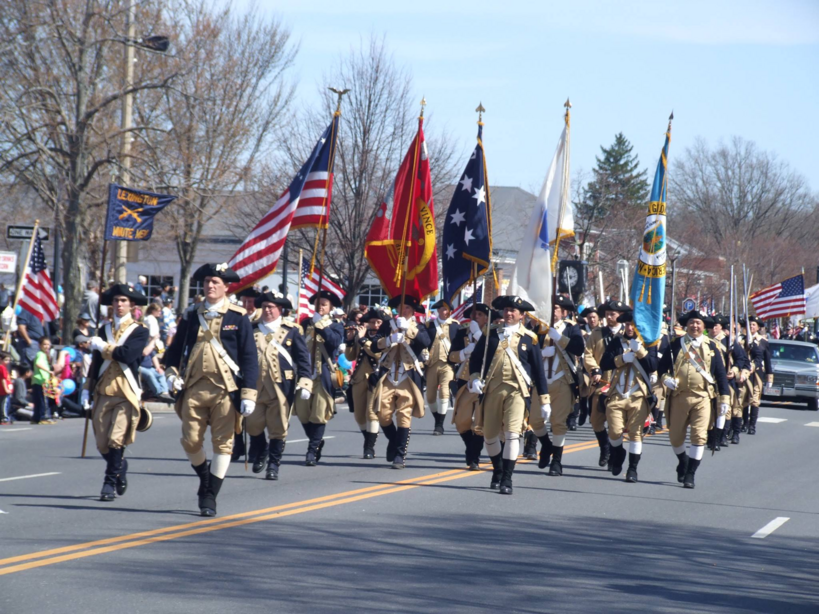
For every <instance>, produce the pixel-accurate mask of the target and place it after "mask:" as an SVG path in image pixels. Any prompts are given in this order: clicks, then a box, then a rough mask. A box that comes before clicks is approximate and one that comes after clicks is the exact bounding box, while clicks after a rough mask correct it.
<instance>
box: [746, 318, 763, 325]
mask: <svg viewBox="0 0 819 614" xmlns="http://www.w3.org/2000/svg"><path fill="white" fill-rule="evenodd" d="M748 321H749V322H755V323H756V325H757V326H765V322H763V321H762V318H758V317H757V316H748Z"/></svg>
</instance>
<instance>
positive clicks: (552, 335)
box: [549, 326, 563, 341]
mask: <svg viewBox="0 0 819 614" xmlns="http://www.w3.org/2000/svg"><path fill="white" fill-rule="evenodd" d="M562 336H563V335H562V334H561V333H560V331H559V330H557V329H556V328H555V327H554V326H552V327H551V328H550V329H549V339H551V340H552V341H560V338H561V337H562Z"/></svg>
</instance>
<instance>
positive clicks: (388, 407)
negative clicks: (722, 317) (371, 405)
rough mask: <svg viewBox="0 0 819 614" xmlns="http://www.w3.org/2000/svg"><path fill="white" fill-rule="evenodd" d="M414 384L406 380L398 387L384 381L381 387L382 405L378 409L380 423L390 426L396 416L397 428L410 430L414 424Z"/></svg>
mask: <svg viewBox="0 0 819 614" xmlns="http://www.w3.org/2000/svg"><path fill="white" fill-rule="evenodd" d="M412 385H413V384H412V382H411V381H409V379H405V380H404V381H403V382H400V383H399V384H398V385H397V386H394V385H393V384H392V383H391V382H389V381H384V382H383V384H382V387H381V405H380V407H379V408H378V422H379V424H380V425H381V426H382V427H384V426H389V425H390V424H391V423H392V420H393V416H395V426H397V427H398V428H409V427H410V425H411V424H412V405H413V396H412V389H411V386H412Z"/></svg>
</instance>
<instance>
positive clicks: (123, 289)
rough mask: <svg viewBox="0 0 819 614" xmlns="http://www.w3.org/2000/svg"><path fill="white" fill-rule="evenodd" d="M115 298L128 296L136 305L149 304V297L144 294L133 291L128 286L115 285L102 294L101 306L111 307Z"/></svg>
mask: <svg viewBox="0 0 819 614" xmlns="http://www.w3.org/2000/svg"><path fill="white" fill-rule="evenodd" d="M115 296H127V297H128V298H129V299H131V300H132V301H133V302H134V305H147V304H148V297H147V296H145V295H144V294H142V292H137V291H136V290H132V289H131V287H130V286H129V285H128V284H114V285H113V286H111V287H110V288H108V289H107V290H106V291H105V292H103V293H102V294H100V305H110V304H111V303H112V302H113V300H114V297H115Z"/></svg>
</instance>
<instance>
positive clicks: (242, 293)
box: [236, 286, 262, 306]
mask: <svg viewBox="0 0 819 614" xmlns="http://www.w3.org/2000/svg"><path fill="white" fill-rule="evenodd" d="M261 295H262V293H261V292H259V291H258V290H257V289H256V288H254V287H253V286H250V287H249V288H245V289H244V290H239V291H238V292H237V293H236V298H245V297H246V296H248V297H250V298H259V297H260V296H261ZM257 306H258V305H257Z"/></svg>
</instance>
